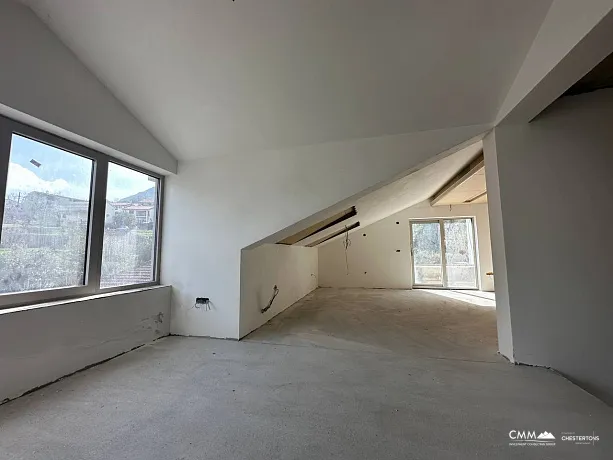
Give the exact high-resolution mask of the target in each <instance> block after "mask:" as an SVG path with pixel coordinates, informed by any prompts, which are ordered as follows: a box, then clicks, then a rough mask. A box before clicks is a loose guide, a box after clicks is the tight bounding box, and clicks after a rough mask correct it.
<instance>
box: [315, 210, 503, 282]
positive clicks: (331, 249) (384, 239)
mask: <svg viewBox="0 0 613 460" xmlns="http://www.w3.org/2000/svg"><path fill="white" fill-rule="evenodd" d="M432 217H434V218H439V217H473V218H474V219H475V225H476V227H477V235H476V236H477V250H478V261H479V278H480V288H481V289H483V290H486V291H491V290H493V289H494V285H493V282H492V280H491V277H489V276H486V275H485V274H486V273H487V272H490V271H492V253H491V247H490V228H489V220H488V211H487V205H486V204H473V205H454V206H452V207H451V210H450V209H449V206H430V203H429V202H428V201H424V202H422V203H419V204H417V205H415V206H412V207H410V208H407V209H404V210H402V211H400V212H398V213H396V214H392V215H391V216H389V217H387V218H385V219H382V220H380V221H378V222H375V223H374V224H371V225H368V226H367V227H360V228H358V229H357V230H355V231H354V232H352V233H350V234H349V239H350V240H351V245H350V246H349V248H348V251H347V260H348V262H349V274H347V264H346V262H345V248H344V246H343V239H342V238H337V239H335V240H332V241H330V242H329V243H324V244H323V245H321V246H320V247H319V285H320V286H322V287H364V288H388V289H411V287H412V284H413V282H412V273H411V241H410V230H409V220H410V219H419V218H432ZM396 222H399V223H398V224H397V223H396ZM364 234H366V236H363V235H364ZM397 250H400V252H397Z"/></svg>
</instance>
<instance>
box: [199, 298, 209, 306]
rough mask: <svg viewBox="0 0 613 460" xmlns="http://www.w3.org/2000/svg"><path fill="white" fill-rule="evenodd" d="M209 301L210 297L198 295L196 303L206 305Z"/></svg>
mask: <svg viewBox="0 0 613 460" xmlns="http://www.w3.org/2000/svg"><path fill="white" fill-rule="evenodd" d="M207 303H209V298H208V297H196V304H198V305H204V304H207Z"/></svg>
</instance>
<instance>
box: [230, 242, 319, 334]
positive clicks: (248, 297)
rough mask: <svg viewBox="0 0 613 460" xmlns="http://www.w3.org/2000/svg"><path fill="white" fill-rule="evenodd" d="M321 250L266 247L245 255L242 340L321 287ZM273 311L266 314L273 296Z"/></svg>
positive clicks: (243, 266) (242, 260)
mask: <svg viewBox="0 0 613 460" xmlns="http://www.w3.org/2000/svg"><path fill="white" fill-rule="evenodd" d="M317 279H318V265H317V249H316V248H306V247H301V246H286V245H282V244H263V245H261V246H258V247H257V248H254V249H243V251H242V252H241V318H240V331H239V337H243V336H245V335H247V334H248V333H249V332H251V331H253V330H254V329H256V328H258V327H260V326H261V325H262V324H264V323H265V322H266V321H268V320H269V319H270V318H272V317H273V316H275V315H277V314H279V313H280V312H282V311H283V310H285V309H286V308H287V307H289V306H290V305H292V304H293V303H295V302H296V301H297V300H299V299H301V298H302V297H304V296H305V295H307V294H308V293H309V292H311V291H312V290H314V289H316V288H317ZM273 286H277V287H278V289H279V293H278V294H277V296H276V297H275V299H274V301H273V303H272V305H271V307H270V309H269V310H268V311H266V312H265V313H262V308H265V307H266V306H267V305H268V302H269V301H270V299H271V297H272V294H273Z"/></svg>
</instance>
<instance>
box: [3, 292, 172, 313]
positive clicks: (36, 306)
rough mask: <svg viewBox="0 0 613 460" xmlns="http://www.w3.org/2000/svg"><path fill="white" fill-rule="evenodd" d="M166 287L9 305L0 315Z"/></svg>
mask: <svg viewBox="0 0 613 460" xmlns="http://www.w3.org/2000/svg"><path fill="white" fill-rule="evenodd" d="M166 287H169V285H167V284H157V285H155V286H146V287H138V288H134V289H124V290H120V291H113V292H105V293H100V294H94V295H88V296H82V297H73V298H70V299H63V300H53V301H49V302H42V303H36V304H32V305H22V306H20V307H9V308H5V309H1V310H0V316H2V315H6V314H9V313H17V312H21V311H27V310H37V309H39V308H47V307H56V306H59V305H67V304H71V303H77V302H86V301H88V300H94V299H103V298H107V297H113V296H118V295H126V294H134V293H135V292H143V291H149V290H151V289H161V288H166Z"/></svg>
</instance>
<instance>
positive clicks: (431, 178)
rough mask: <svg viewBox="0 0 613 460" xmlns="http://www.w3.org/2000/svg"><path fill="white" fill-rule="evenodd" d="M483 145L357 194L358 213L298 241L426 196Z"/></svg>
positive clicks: (367, 220) (368, 220) (388, 213)
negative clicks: (360, 194) (364, 193)
mask: <svg viewBox="0 0 613 460" xmlns="http://www.w3.org/2000/svg"><path fill="white" fill-rule="evenodd" d="M482 149H483V143H482V142H481V141H478V142H475V143H474V144H471V145H469V146H467V147H465V148H463V149H461V150H459V151H458V152H456V153H453V154H451V155H448V156H446V157H445V158H443V159H441V160H439V161H437V162H435V163H432V164H430V165H427V166H425V167H423V168H421V169H419V170H417V171H415V172H413V173H411V174H408V175H406V176H404V177H401V178H400V179H398V180H396V181H394V182H392V183H390V184H387V185H385V186H383V187H380V188H378V189H376V190H374V191H372V192H371V193H368V194H367V195H365V196H363V197H361V198H358V199H357V200H356V201H355V203H353V204H352V205H353V206H355V208H356V209H357V215H356V216H355V217H351V218H350V219H346V220H344V221H343V222H341V223H339V224H337V225H334V226H332V227H329V228H326V230H324V231H322V232H318V233H316V234H314V235H313V236H311V237H309V238H306V239H304V240H301V241H299V242H298V243H296V245H298V246H308V245H310V244H312V243H315V242H318V241H320V240H322V239H325V237H326V236H328V235H332V234H334V233H335V232H338V231H339V230H341V229H343V228H345V226H347V227H351V225H353V224H355V223H356V222H359V223H360V228H363V227H366V226H367V225H370V224H372V223H374V222H377V221H379V220H381V219H385V218H386V217H388V216H391V215H392V214H395V213H397V212H399V211H402V210H403V209H406V208H408V207H411V206H414V205H416V204H417V203H421V202H422V201H424V200H427V199H428V198H430V197H431V196H432V195H434V194H435V193H436V192H437V191H438V190H440V188H441V187H443V186H444V185H445V184H446V183H447V182H448V181H449V180H450V179H452V178H453V177H454V176H455V175H456V174H457V173H458V171H460V170H461V169H462V168H464V167H465V166H466V165H468V164H469V163H470V162H471V160H473V159H475V157H477V156H478V155H480V154H481V152H482ZM354 231H359V228H356V229H354ZM326 242H327V241H326Z"/></svg>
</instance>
